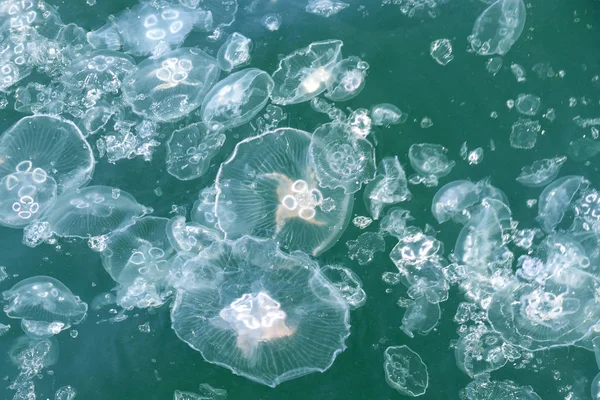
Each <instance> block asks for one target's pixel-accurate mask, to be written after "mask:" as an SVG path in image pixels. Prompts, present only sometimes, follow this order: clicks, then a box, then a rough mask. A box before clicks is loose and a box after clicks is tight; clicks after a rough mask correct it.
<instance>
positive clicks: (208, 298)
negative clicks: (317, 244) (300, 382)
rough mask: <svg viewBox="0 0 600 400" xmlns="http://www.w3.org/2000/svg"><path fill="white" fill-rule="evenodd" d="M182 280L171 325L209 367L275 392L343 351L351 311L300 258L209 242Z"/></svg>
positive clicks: (266, 245)
mask: <svg viewBox="0 0 600 400" xmlns="http://www.w3.org/2000/svg"><path fill="white" fill-rule="evenodd" d="M182 274H183V276H184V279H183V280H182V281H181V284H180V285H179V286H178V287H177V295H176V301H175V303H174V305H173V308H172V311H171V321H172V326H173V329H174V330H175V333H176V334H177V336H179V338H180V339H181V340H183V341H184V342H186V343H187V344H189V345H190V346H191V347H192V348H194V349H196V350H198V351H199V352H200V353H202V356H203V357H204V359H205V360H206V361H208V362H210V363H214V364H217V365H220V366H223V367H226V368H229V369H230V370H231V371H232V372H233V373H235V374H237V375H241V376H244V377H246V378H248V379H251V380H254V381H256V382H259V383H262V384H264V385H268V386H271V387H275V386H277V385H278V384H280V383H282V382H284V381H287V380H290V379H294V378H297V377H300V376H303V375H306V374H309V373H312V372H323V371H325V370H327V369H328V368H329V367H330V366H331V365H332V363H333V361H334V359H335V358H336V356H337V355H338V354H339V353H340V352H341V351H343V350H344V349H345V347H346V346H345V343H344V342H345V340H346V338H347V337H348V336H349V334H350V331H349V329H350V325H349V322H348V321H349V311H348V305H347V304H346V301H345V300H344V298H343V297H342V296H341V295H340V293H339V292H338V290H337V289H336V288H335V287H334V286H333V285H332V284H331V283H330V282H329V280H327V278H325V277H324V276H323V275H322V274H321V272H320V270H319V267H318V265H317V264H316V263H315V262H314V261H311V260H310V259H309V258H308V257H307V256H306V255H304V254H302V253H300V252H296V253H292V254H291V255H288V254H285V253H283V252H281V251H280V250H279V249H278V246H277V243H276V242H274V241H273V240H270V239H265V240H259V239H255V238H251V237H248V236H245V237H242V238H241V239H238V240H236V241H233V242H232V241H220V242H217V243H215V244H213V245H212V246H210V247H209V248H207V249H206V250H204V251H203V252H202V253H200V255H199V256H198V259H197V261H196V263H195V264H194V265H193V267H192V268H190V269H188V270H186V268H185V265H184V270H183V271H182Z"/></svg>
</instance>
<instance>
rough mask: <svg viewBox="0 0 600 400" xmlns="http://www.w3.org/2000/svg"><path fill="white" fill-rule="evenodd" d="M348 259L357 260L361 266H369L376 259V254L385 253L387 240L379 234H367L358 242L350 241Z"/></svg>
mask: <svg viewBox="0 0 600 400" xmlns="http://www.w3.org/2000/svg"><path fill="white" fill-rule="evenodd" d="M346 246H347V247H348V258H349V259H351V260H356V262H358V264H359V265H367V264H369V263H370V262H371V261H373V258H374V257H375V253H379V252H384V251H385V240H384V239H383V234H382V233H379V232H365V233H363V234H361V235H360V236H359V237H358V238H356V240H348V241H347V242H346Z"/></svg>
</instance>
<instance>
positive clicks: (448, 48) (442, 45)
mask: <svg viewBox="0 0 600 400" xmlns="http://www.w3.org/2000/svg"><path fill="white" fill-rule="evenodd" d="M429 54H430V55H431V58H433V59H434V60H435V62H437V63H438V64H440V65H446V64H448V63H449V62H450V61H452V60H454V56H453V55H452V43H451V42H450V39H437V40H434V41H433V42H431V45H430V46H429Z"/></svg>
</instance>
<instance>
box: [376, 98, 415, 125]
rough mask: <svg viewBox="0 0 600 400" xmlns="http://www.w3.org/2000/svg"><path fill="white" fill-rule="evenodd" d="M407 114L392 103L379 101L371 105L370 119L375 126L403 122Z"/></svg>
mask: <svg viewBox="0 0 600 400" xmlns="http://www.w3.org/2000/svg"><path fill="white" fill-rule="evenodd" d="M407 119H408V114H406V113H405V112H403V111H402V110H400V109H399V108H398V107H396V106H395V105H393V104H389V103H381V104H376V105H374V106H373V107H371V121H372V122H373V125H375V126H386V125H397V124H403V123H404V122H406V120H407Z"/></svg>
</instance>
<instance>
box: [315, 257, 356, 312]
mask: <svg viewBox="0 0 600 400" xmlns="http://www.w3.org/2000/svg"><path fill="white" fill-rule="evenodd" d="M321 272H322V273H323V275H325V276H326V277H327V279H329V280H330V281H331V283H332V284H333V286H335V287H336V288H337V289H338V290H339V292H340V294H341V295H342V297H344V299H345V300H346V302H347V303H348V306H349V307H350V309H351V310H355V309H357V308H359V307H362V306H363V305H364V304H365V302H366V301H367V294H366V293H365V291H364V290H363V288H362V286H363V285H362V281H361V280H360V277H359V276H358V275H357V274H355V273H354V272H353V271H352V270H351V269H350V268H346V267H344V266H342V265H326V266H324V267H323V268H321Z"/></svg>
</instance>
